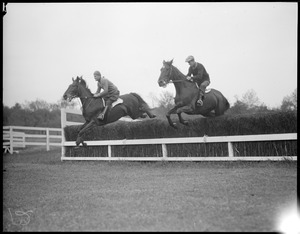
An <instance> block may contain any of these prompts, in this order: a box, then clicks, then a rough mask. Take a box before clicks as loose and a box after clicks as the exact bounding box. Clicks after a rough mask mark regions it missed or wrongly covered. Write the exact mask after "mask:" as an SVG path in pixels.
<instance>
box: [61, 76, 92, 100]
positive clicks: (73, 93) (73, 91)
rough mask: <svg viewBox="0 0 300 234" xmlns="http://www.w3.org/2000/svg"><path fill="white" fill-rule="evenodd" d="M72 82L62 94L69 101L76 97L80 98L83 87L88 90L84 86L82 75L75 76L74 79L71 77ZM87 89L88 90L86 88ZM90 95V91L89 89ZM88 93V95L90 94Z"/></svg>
mask: <svg viewBox="0 0 300 234" xmlns="http://www.w3.org/2000/svg"><path fill="white" fill-rule="evenodd" d="M72 81H73V82H72V84H70V85H69V87H68V89H67V90H66V92H65V93H64V95H63V98H64V100H68V101H69V102H70V101H71V100H72V99H73V98H76V97H79V98H81V97H82V95H83V91H82V90H83V88H84V89H86V90H88V88H87V87H86V82H85V80H84V79H82V76H80V77H79V76H77V77H76V79H74V78H72ZM88 91H89V90H88ZM89 93H90V95H91V92H90V91H89ZM90 95H89V96H90Z"/></svg>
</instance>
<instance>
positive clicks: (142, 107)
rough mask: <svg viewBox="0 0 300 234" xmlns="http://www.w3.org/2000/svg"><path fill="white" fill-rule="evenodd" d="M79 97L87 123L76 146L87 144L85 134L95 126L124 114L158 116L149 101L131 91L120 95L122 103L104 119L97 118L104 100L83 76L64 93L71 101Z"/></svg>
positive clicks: (115, 119) (137, 116)
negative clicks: (152, 111) (93, 90)
mask: <svg viewBox="0 0 300 234" xmlns="http://www.w3.org/2000/svg"><path fill="white" fill-rule="evenodd" d="M76 97H79V98H80V101H81V103H82V115H83V117H84V119H85V121H86V122H85V123H84V124H83V125H82V126H81V127H80V129H79V133H78V135H77V139H76V146H77V147H78V146H79V145H80V143H82V145H83V146H86V143H84V141H83V135H84V134H85V133H86V132H88V131H89V130H90V129H91V128H92V127H94V126H97V125H98V126H101V125H105V124H109V123H112V122H115V121H117V120H118V119H120V118H121V117H123V116H127V115H129V116H130V117H131V118H132V119H137V118H145V117H146V114H147V115H148V116H149V117H150V118H154V117H156V116H155V115H153V114H152V113H151V111H150V108H149V106H148V105H147V103H146V102H145V101H144V100H143V99H142V98H141V97H140V96H139V95H138V94H136V93H129V94H124V95H121V96H120V99H122V100H123V102H122V103H120V104H117V105H115V106H114V107H112V108H111V110H109V111H108V113H107V115H106V117H105V118H104V120H99V119H97V116H98V115H99V113H100V112H102V111H103V109H104V101H103V99H102V98H94V97H93V94H92V93H91V91H90V90H89V88H88V87H87V85H86V82H85V80H84V79H82V77H77V78H76V79H75V80H74V79H73V83H72V84H71V85H69V87H68V89H67V90H66V92H65V93H64V95H63V98H64V99H65V100H68V101H71V100H72V99H73V98H76Z"/></svg>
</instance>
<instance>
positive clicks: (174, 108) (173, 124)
mask: <svg viewBox="0 0 300 234" xmlns="http://www.w3.org/2000/svg"><path fill="white" fill-rule="evenodd" d="M177 109H178V106H175V107H173V108H172V109H171V110H169V112H168V113H167V115H166V117H167V120H168V122H169V125H170V126H171V127H173V128H175V129H177V126H176V123H173V122H172V120H171V114H175V113H176V110H177Z"/></svg>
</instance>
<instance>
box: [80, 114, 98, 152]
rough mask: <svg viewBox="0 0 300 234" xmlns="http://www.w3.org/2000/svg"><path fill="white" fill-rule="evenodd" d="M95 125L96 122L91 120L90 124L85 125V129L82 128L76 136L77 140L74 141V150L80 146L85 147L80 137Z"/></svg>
mask: <svg viewBox="0 0 300 234" xmlns="http://www.w3.org/2000/svg"><path fill="white" fill-rule="evenodd" d="M95 125H96V122H95V121H94V120H91V121H90V122H88V124H86V125H85V127H83V128H82V129H81V130H80V132H79V133H78V135H77V139H76V148H78V147H79V145H80V144H82V145H83V146H86V143H84V141H83V139H82V136H83V134H85V133H86V132H87V131H88V130H90V129H91V128H92V127H94V126H95Z"/></svg>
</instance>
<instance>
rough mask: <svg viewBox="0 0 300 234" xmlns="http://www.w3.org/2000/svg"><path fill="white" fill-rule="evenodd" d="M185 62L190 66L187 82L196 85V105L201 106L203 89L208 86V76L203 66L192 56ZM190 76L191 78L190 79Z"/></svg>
mask: <svg viewBox="0 0 300 234" xmlns="http://www.w3.org/2000/svg"><path fill="white" fill-rule="evenodd" d="M185 61H186V62H187V63H188V64H189V65H190V67H189V71H188V74H187V77H186V78H187V80H190V81H193V82H194V81H195V83H196V84H197V85H198V89H199V93H198V97H197V99H198V100H197V105H200V106H202V105H203V99H204V93H205V89H206V87H207V86H208V85H209V84H210V78H209V75H208V73H207V72H206V70H205V68H204V66H203V65H202V64H201V63H198V62H196V61H195V58H194V57H193V56H191V55H190V56H188V57H187V58H186V60H185ZM191 75H193V76H192V77H191Z"/></svg>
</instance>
